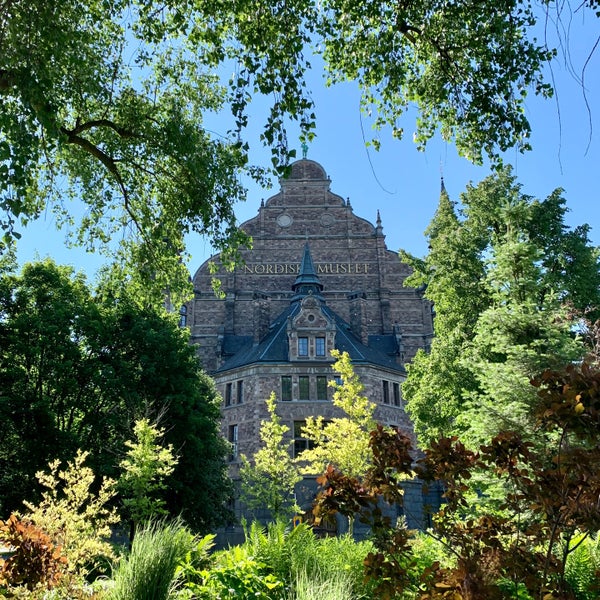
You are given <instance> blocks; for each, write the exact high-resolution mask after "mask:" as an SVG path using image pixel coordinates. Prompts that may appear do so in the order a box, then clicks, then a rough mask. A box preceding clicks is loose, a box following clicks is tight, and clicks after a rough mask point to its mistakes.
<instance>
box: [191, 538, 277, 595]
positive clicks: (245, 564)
mask: <svg viewBox="0 0 600 600" xmlns="http://www.w3.org/2000/svg"><path fill="white" fill-rule="evenodd" d="M190 573H192V574H193V576H194V577H193V580H191V579H190V577H189V576H190ZM187 575H188V580H187V581H186V583H185V584H184V587H185V592H183V593H182V594H181V596H182V597H183V598H193V599H194V600H198V599H202V600H225V599H229V598H236V599H237V600H280V599H281V600H283V598H284V596H283V592H284V585H283V582H282V581H280V580H278V579H277V577H275V575H273V573H271V572H270V569H269V568H268V567H267V565H265V564H264V563H261V562H259V561H257V560H255V559H254V558H253V557H251V556H249V554H248V549H247V547H245V546H235V547H233V548H231V549H229V550H223V551H221V552H217V553H215V555H214V561H213V564H212V566H211V568H210V570H202V571H195V572H193V570H191V569H189V568H188V569H187Z"/></svg>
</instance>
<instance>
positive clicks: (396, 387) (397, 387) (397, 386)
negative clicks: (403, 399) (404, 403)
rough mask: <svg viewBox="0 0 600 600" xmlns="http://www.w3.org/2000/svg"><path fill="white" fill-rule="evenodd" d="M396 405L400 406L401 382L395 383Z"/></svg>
mask: <svg viewBox="0 0 600 600" xmlns="http://www.w3.org/2000/svg"><path fill="white" fill-rule="evenodd" d="M394 406H400V384H399V383H394Z"/></svg>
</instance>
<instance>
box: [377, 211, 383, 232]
mask: <svg viewBox="0 0 600 600" xmlns="http://www.w3.org/2000/svg"><path fill="white" fill-rule="evenodd" d="M376 225H377V227H375V231H376V232H377V235H383V226H382V225H381V215H380V214H379V209H377V221H376Z"/></svg>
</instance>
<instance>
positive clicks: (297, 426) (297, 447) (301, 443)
mask: <svg viewBox="0 0 600 600" xmlns="http://www.w3.org/2000/svg"><path fill="white" fill-rule="evenodd" d="M305 425H306V421H294V457H296V456H298V454H300V452H302V451H303V450H307V449H309V448H314V446H315V445H314V442H309V441H308V440H307V439H306V438H305V437H304V436H303V435H302V428H303V427H304V426H305Z"/></svg>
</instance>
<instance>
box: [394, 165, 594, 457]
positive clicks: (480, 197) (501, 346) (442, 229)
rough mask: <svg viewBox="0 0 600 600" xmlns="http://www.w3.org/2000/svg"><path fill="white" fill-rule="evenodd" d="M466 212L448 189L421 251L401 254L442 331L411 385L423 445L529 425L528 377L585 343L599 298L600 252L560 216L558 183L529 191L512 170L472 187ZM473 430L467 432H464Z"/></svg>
mask: <svg viewBox="0 0 600 600" xmlns="http://www.w3.org/2000/svg"><path fill="white" fill-rule="evenodd" d="M461 201H462V208H461V211H460V213H459V214H457V213H456V212H455V208H454V206H453V205H452V203H451V202H450V201H449V199H448V198H447V196H446V195H445V194H444V193H443V194H442V197H441V199H440V208H439V209H438V212H437V213H436V215H435V217H434V220H433V221H432V224H431V225H430V227H429V229H428V231H427V233H428V237H429V242H430V252H429V254H428V256H427V257H426V258H425V259H424V260H418V259H414V258H413V257H411V256H410V255H407V254H406V253H404V255H403V256H404V258H405V259H406V260H407V261H408V262H410V263H411V265H412V266H413V268H414V270H415V272H414V274H413V275H411V277H410V278H408V279H407V282H406V283H407V284H408V285H411V284H415V283H417V284H420V285H426V290H425V295H426V296H427V297H428V298H429V299H430V300H431V301H432V302H433V304H434V307H435V311H436V313H435V314H436V316H435V321H434V329H435V333H436V337H435V338H434V340H433V342H432V347H431V352H430V353H429V354H426V353H424V352H420V353H419V354H418V355H417V357H416V359H415V361H414V362H413V364H412V365H410V366H409V369H408V378H407V381H406V383H405V384H403V393H404V397H405V398H406V400H407V409H408V411H409V412H410V414H411V416H412V417H413V419H414V422H415V428H416V430H417V433H418V435H419V438H420V440H421V442H422V443H427V441H428V440H431V439H435V438H436V436H439V435H440V434H441V433H442V432H444V433H445V434H448V433H455V434H457V435H460V436H462V437H461V439H463V441H466V440H467V437H468V438H469V439H470V440H471V442H472V443H473V444H474V445H475V446H477V445H478V443H479V442H481V440H482V438H485V439H487V438H489V436H490V435H493V434H494V433H497V432H498V431H499V430H501V429H505V428H507V427H508V426H509V425H510V428H511V429H520V428H523V427H525V428H527V427H528V425H529V424H530V423H529V415H530V409H531V402H532V401H533V395H532V390H531V387H530V386H529V381H530V379H531V378H532V377H534V376H536V375H538V374H539V373H541V372H542V371H543V370H544V369H546V368H558V367H559V366H563V365H565V364H567V363H569V362H571V361H573V360H577V359H580V358H582V357H583V355H584V354H585V352H586V348H585V347H584V345H583V343H582V340H581V339H579V338H578V337H577V336H576V335H575V332H576V330H577V328H578V327H579V323H581V320H582V319H583V318H584V317H586V316H587V317H589V318H592V319H594V318H596V317H597V307H598V306H600V269H599V265H600V263H599V256H600V254H599V251H598V249H597V248H594V247H593V246H591V245H590V243H589V239H588V237H587V233H588V228H587V226H582V227H577V228H575V229H573V230H570V229H568V228H567V226H566V225H565V224H564V215H565V212H566V210H567V209H566V206H565V200H564V198H563V197H562V195H561V191H560V190H556V191H555V192H553V193H552V194H551V195H550V196H549V197H548V198H546V199H545V200H543V201H540V200H536V199H533V198H531V197H529V196H526V195H524V194H523V193H522V191H521V189H520V186H519V185H518V184H517V182H516V179H515V177H514V176H513V175H512V173H511V171H510V169H504V170H502V171H500V172H498V173H496V174H494V175H492V176H490V177H488V178H486V179H485V180H484V181H482V182H481V183H480V184H478V185H477V186H473V185H471V186H469V187H468V188H467V191H466V192H465V193H464V194H462V196H461ZM465 436H467V437H465Z"/></svg>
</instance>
